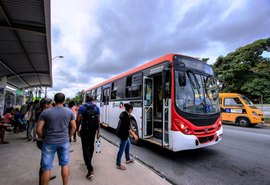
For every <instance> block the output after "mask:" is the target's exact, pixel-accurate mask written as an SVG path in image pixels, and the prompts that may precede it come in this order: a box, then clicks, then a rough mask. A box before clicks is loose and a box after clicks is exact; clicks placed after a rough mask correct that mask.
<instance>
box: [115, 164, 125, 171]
mask: <svg viewBox="0 0 270 185" xmlns="http://www.w3.org/2000/svg"><path fill="white" fill-rule="evenodd" d="M116 168H117V169H119V170H126V167H125V166H123V165H120V166H118V165H117V166H116Z"/></svg>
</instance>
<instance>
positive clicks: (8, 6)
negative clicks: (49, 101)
mask: <svg viewBox="0 0 270 185" xmlns="http://www.w3.org/2000/svg"><path fill="white" fill-rule="evenodd" d="M50 16H51V13H50V0H24V1H20V0H13V1H10V0H0V114H1V115H2V114H3V111H4V106H5V105H6V104H5V100H6V96H5V95H6V91H7V88H6V87H7V86H10V87H12V88H14V89H17V90H21V91H23V93H24V92H25V89H29V88H35V87H52V59H51V17H50Z"/></svg>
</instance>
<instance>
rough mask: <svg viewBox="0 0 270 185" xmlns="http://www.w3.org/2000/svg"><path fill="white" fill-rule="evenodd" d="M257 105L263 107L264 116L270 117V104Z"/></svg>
mask: <svg viewBox="0 0 270 185" xmlns="http://www.w3.org/2000/svg"><path fill="white" fill-rule="evenodd" d="M256 107H258V108H259V109H261V111H262V112H263V114H264V117H267V118H270V104H256Z"/></svg>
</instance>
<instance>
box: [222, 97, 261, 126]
mask: <svg viewBox="0 0 270 185" xmlns="http://www.w3.org/2000/svg"><path fill="white" fill-rule="evenodd" d="M219 100H220V105H221V120H222V122H223V123H234V124H238V125H240V126H245V127H248V126H255V125H257V124H261V125H263V124H264V116H263V113H262V111H261V110H260V109H258V108H257V107H256V106H255V105H254V104H253V103H252V102H251V101H250V100H249V99H248V98H247V97H245V96H244V95H241V94H237V93H219Z"/></svg>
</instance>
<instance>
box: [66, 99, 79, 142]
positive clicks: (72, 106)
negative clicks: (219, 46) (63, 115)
mask: <svg viewBox="0 0 270 185" xmlns="http://www.w3.org/2000/svg"><path fill="white" fill-rule="evenodd" d="M68 108H69V109H70V110H71V111H72V112H73V114H74V116H75V120H76V117H77V111H76V107H75V101H73V100H71V101H70V102H69V103H68ZM70 128H71V125H69V129H70ZM71 141H72V137H71V138H70V139H69V142H71ZM73 141H74V142H76V141H77V139H76V132H75V133H74V135H73Z"/></svg>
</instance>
